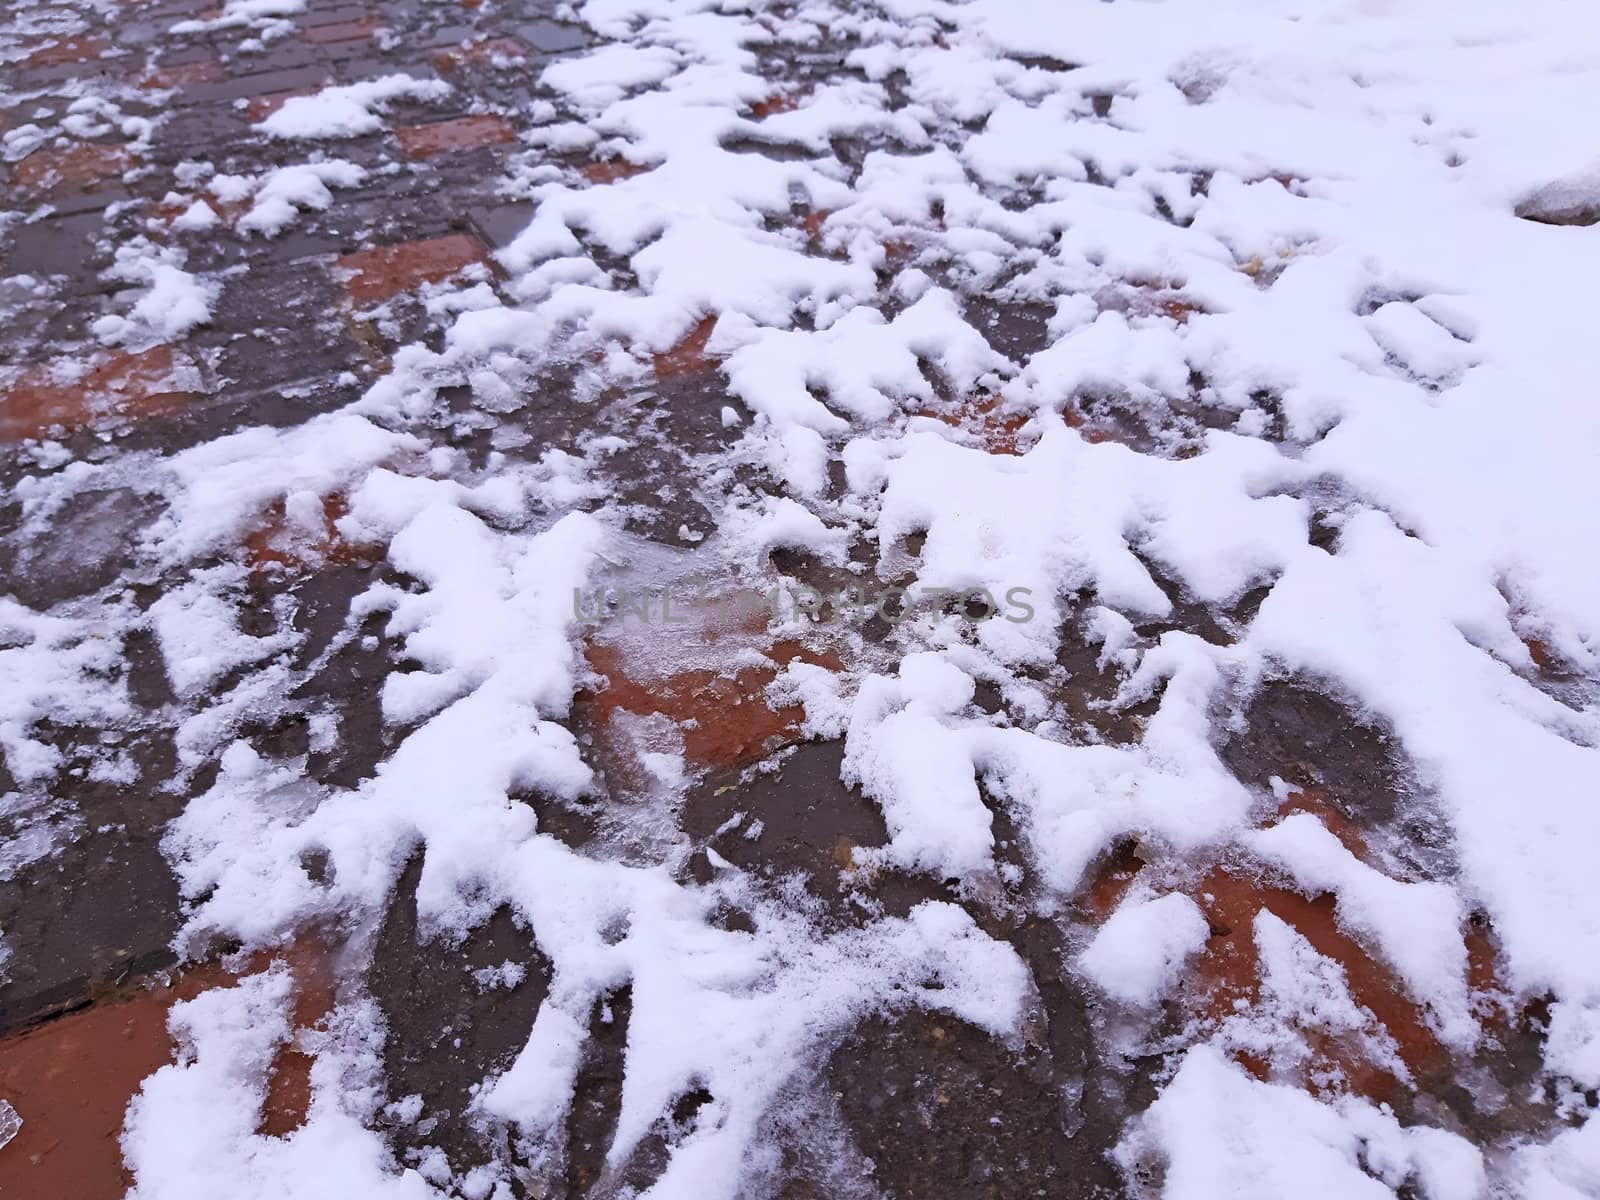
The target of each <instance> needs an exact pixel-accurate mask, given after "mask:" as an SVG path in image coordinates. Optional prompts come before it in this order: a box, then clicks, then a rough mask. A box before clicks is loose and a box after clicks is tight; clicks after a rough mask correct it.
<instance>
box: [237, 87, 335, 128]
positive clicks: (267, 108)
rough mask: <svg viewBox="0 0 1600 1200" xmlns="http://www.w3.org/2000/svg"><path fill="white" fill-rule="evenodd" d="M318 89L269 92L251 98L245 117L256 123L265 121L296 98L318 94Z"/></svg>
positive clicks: (246, 107) (245, 108)
mask: <svg viewBox="0 0 1600 1200" xmlns="http://www.w3.org/2000/svg"><path fill="white" fill-rule="evenodd" d="M316 91H317V89H316V88H294V89H292V90H290V91H287V92H268V93H266V94H265V95H263V96H251V97H250V99H249V100H248V101H246V102H245V106H244V112H245V116H247V117H249V118H250V120H251V121H252V122H253V123H254V122H260V121H265V120H266V119H267V118H268V117H270V116H271V115H272V114H273V113H275V112H277V111H278V110H279V109H280V108H282V107H283V106H284V105H285V104H287V103H289V101H291V100H293V99H294V98H295V97H296V96H311V95H315V94H316Z"/></svg>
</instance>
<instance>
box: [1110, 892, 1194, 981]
mask: <svg viewBox="0 0 1600 1200" xmlns="http://www.w3.org/2000/svg"><path fill="white" fill-rule="evenodd" d="M1209 933H1210V927H1209V925H1208V924H1207V923H1206V919H1205V915H1204V914H1203V913H1202V912H1201V911H1200V907H1199V905H1197V904H1196V903H1195V902H1194V901H1193V900H1191V899H1189V897H1187V896H1183V895H1180V894H1178V893H1177V892H1169V893H1168V894H1167V895H1165V896H1160V897H1157V898H1156V899H1153V900H1146V901H1143V902H1139V903H1124V904H1123V905H1122V906H1121V907H1119V908H1118V909H1117V911H1116V912H1115V913H1113V914H1112V915H1111V919H1110V920H1108V921H1107V922H1106V923H1105V924H1104V925H1102V926H1101V927H1100V931H1099V932H1098V933H1096V934H1095V936H1094V941H1092V942H1091V943H1089V948H1088V949H1087V950H1085V951H1084V952H1083V954H1082V955H1081V956H1080V957H1079V959H1078V965H1079V966H1080V967H1082V968H1083V970H1084V971H1086V972H1087V973H1088V974H1089V976H1090V978H1092V979H1093V980H1094V981H1095V983H1097V984H1099V986H1100V987H1101V988H1102V989H1103V990H1104V991H1105V992H1106V994H1107V995H1109V996H1113V997H1115V998H1116V999H1118V1000H1120V1001H1121V1002H1122V1003H1124V1004H1138V1005H1149V1004H1154V1003H1155V1002H1156V1001H1157V1000H1159V999H1160V998H1161V996H1162V994H1163V993H1164V992H1165V991H1166V990H1167V989H1168V988H1169V987H1171V986H1172V984H1173V983H1175V982H1176V981H1177V979H1178V976H1179V974H1180V973H1181V972H1182V970H1183V965H1184V962H1185V961H1186V960H1187V959H1188V958H1189V956H1190V955H1192V954H1194V953H1195V952H1196V951H1198V950H1199V949H1200V948H1201V947H1202V946H1204V945H1205V941H1206V938H1207V936H1208V935H1209Z"/></svg>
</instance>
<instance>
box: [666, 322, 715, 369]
mask: <svg viewBox="0 0 1600 1200" xmlns="http://www.w3.org/2000/svg"><path fill="white" fill-rule="evenodd" d="M716 327H717V318H716V317H713V316H708V317H702V318H701V319H700V323H699V324H698V325H696V326H695V327H694V328H693V329H691V330H690V331H689V332H688V333H687V334H685V335H684V338H683V340H682V341H680V342H679V343H678V344H677V345H676V346H674V347H672V349H670V350H664V351H662V352H661V353H660V354H658V355H656V357H655V367H656V376H657V378H660V379H670V378H672V377H673V376H676V375H693V374H696V373H697V372H700V371H703V370H705V368H706V367H707V365H708V363H707V361H706V343H707V342H709V341H710V340H711V331H712V330H713V329H715V328H716Z"/></svg>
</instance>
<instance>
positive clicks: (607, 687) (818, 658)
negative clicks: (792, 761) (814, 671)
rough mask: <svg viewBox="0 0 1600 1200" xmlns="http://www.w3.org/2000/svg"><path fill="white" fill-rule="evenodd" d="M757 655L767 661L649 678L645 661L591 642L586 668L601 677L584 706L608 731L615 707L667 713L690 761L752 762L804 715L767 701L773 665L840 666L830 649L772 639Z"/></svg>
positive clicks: (794, 730) (790, 735) (785, 737)
mask: <svg viewBox="0 0 1600 1200" xmlns="http://www.w3.org/2000/svg"><path fill="white" fill-rule="evenodd" d="M763 653H764V654H765V656H766V657H767V658H768V659H769V660H771V661H770V665H768V664H762V665H756V666H749V667H744V668H742V669H740V670H739V671H737V672H731V673H730V672H726V671H721V670H716V669H712V668H709V667H707V668H693V669H690V670H686V671H679V672H677V673H676V674H672V675H668V676H666V677H664V678H652V677H649V676H648V673H647V670H646V668H645V665H644V664H641V663H630V662H629V661H628V657H627V653H626V651H625V650H624V649H622V648H619V647H617V646H609V645H602V644H600V643H592V644H591V645H590V647H589V652H588V655H589V666H590V668H591V669H592V670H593V671H594V673H595V674H596V675H597V676H602V677H603V678H604V681H605V682H604V684H603V686H602V687H601V688H600V689H599V690H598V691H596V692H595V693H594V694H593V695H592V697H590V700H589V703H590V705H591V708H590V711H591V712H592V713H593V714H594V718H595V720H596V722H597V724H598V725H599V726H600V728H601V729H602V731H609V729H610V727H611V725H612V722H613V719H614V718H615V717H616V715H617V713H618V712H629V713H633V714H634V715H635V716H652V715H658V716H663V717H666V718H667V719H668V720H669V721H672V722H673V723H674V724H676V725H677V726H678V728H679V730H680V732H681V733H682V735H683V749H684V754H685V755H686V756H687V757H688V758H689V760H690V761H692V762H695V763H700V764H705V765H714V766H741V765H743V764H745V763H750V762H754V761H756V760H757V759H759V758H760V757H762V755H764V754H767V753H769V752H770V751H772V750H773V749H774V748H775V747H777V746H781V745H783V744H784V743H785V742H788V741H792V740H794V738H795V737H796V736H797V735H798V733H799V729H800V724H801V722H802V721H804V720H805V715H806V714H805V709H804V708H803V707H802V706H800V705H785V706H782V707H779V708H774V707H772V705H771V704H769V703H768V701H767V698H766V689H767V685H768V684H770V683H771V682H772V681H773V680H774V679H776V678H777V676H778V671H779V670H780V669H781V668H783V667H786V666H788V665H789V664H790V663H792V662H795V661H796V660H798V661H800V662H804V663H809V664H811V665H812V666H818V667H824V668H826V669H827V670H829V671H842V670H843V669H844V664H843V663H842V662H841V661H840V660H839V658H838V657H837V656H836V655H835V654H833V653H832V652H831V651H827V650H823V651H815V650H810V649H808V648H806V647H805V646H803V645H801V644H800V643H799V642H794V641H779V642H776V643H774V644H773V645H772V646H770V647H768V648H766V649H765V650H764V651H763ZM636 675H637V677H636Z"/></svg>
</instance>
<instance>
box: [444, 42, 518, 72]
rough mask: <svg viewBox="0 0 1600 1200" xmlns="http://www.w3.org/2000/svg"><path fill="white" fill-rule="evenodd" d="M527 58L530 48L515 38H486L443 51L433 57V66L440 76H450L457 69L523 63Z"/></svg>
mask: <svg viewBox="0 0 1600 1200" xmlns="http://www.w3.org/2000/svg"><path fill="white" fill-rule="evenodd" d="M527 57H528V48H527V47H526V46H524V45H523V44H522V43H521V42H519V41H517V40H516V39H515V38H503V37H502V38H484V39H482V40H481V41H476V42H473V43H471V44H470V45H466V46H452V47H451V48H450V49H448V50H441V51H440V52H439V53H438V54H436V55H434V56H433V65H434V66H435V67H436V68H437V69H438V70H439V73H440V74H442V75H448V74H449V73H450V72H451V71H454V70H455V69H456V68H457V67H464V66H469V65H481V64H485V63H489V64H493V63H500V62H521V61H522V60H523V59H525V58H527Z"/></svg>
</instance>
